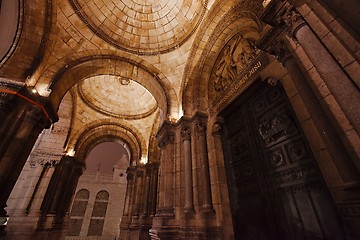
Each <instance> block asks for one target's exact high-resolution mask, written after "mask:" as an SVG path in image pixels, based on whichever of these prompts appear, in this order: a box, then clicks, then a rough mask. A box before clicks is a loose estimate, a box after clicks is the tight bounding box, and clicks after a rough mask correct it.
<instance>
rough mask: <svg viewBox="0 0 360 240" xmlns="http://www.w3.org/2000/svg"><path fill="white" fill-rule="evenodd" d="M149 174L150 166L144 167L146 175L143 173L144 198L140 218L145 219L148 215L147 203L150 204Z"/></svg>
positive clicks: (150, 171)
mask: <svg viewBox="0 0 360 240" xmlns="http://www.w3.org/2000/svg"><path fill="white" fill-rule="evenodd" d="M151 173H152V169H151V166H149V165H147V166H146V173H145V186H144V188H145V189H144V192H145V193H144V197H143V204H144V205H143V213H142V216H143V217H146V216H148V215H149V203H150V202H151V199H150V195H149V194H150V192H151V182H150V180H151Z"/></svg>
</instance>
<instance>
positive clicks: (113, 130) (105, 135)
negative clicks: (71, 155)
mask: <svg viewBox="0 0 360 240" xmlns="http://www.w3.org/2000/svg"><path fill="white" fill-rule="evenodd" d="M140 136H141V135H140V133H138V132H137V131H136V129H134V128H131V127H128V126H124V125H121V124H118V123H110V122H104V121H99V122H96V123H93V124H91V125H90V126H88V127H87V128H86V129H82V130H80V131H78V132H77V133H76V134H75V135H74V136H73V138H72V139H70V141H69V142H68V144H67V147H66V150H67V151H69V150H70V149H73V150H74V151H75V153H76V157H77V158H78V159H79V160H80V161H82V162H84V161H85V159H86V157H87V155H88V154H89V153H90V151H91V149H93V148H94V147H95V146H96V145H98V144H100V143H103V142H106V141H115V142H119V141H121V142H124V143H126V145H127V147H128V150H129V152H130V164H132V163H134V162H135V163H137V162H138V161H139V160H140V158H141V156H143V155H145V154H146V153H147V145H146V143H145V140H144V139H142V138H141V137H140Z"/></svg>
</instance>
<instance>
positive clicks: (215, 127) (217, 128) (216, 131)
mask: <svg viewBox="0 0 360 240" xmlns="http://www.w3.org/2000/svg"><path fill="white" fill-rule="evenodd" d="M223 130H224V128H223V126H222V124H221V123H219V122H215V123H214V125H213V129H212V132H213V134H217V135H221V134H222V133H223Z"/></svg>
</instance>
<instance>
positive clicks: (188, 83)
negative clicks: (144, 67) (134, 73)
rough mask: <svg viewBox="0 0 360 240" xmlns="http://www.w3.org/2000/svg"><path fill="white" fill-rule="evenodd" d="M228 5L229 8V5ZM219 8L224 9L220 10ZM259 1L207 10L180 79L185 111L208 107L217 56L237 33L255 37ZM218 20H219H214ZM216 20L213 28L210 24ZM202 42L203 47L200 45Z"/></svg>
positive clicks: (224, 5) (225, 5) (257, 24)
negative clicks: (210, 80) (206, 16)
mask: <svg viewBox="0 0 360 240" xmlns="http://www.w3.org/2000/svg"><path fill="white" fill-rule="evenodd" d="M229 6H230V8H229ZM219 8H221V9H223V10H224V11H219V10H218V9H219ZM261 8H262V6H261V1H252V3H251V2H248V1H241V2H239V3H236V4H235V3H230V2H229V1H226V2H225V1H224V2H222V1H221V3H220V2H219V3H217V4H216V5H215V6H214V7H213V8H212V10H211V12H210V13H209V16H208V19H207V20H206V21H205V22H206V23H207V24H208V25H207V26H203V28H201V29H203V30H202V31H200V32H199V33H198V35H197V38H196V40H195V43H194V46H193V48H192V51H191V53H190V57H189V61H188V62H187V65H186V68H185V74H184V79H183V92H182V93H181V95H182V103H183V109H184V112H185V114H188V115H191V113H193V112H195V111H197V110H201V111H206V109H207V108H208V107H209V104H210V103H209V101H208V84H209V78H210V74H211V72H212V68H213V67H214V64H215V62H216V59H217V57H218V56H219V54H220V52H221V51H222V49H223V47H224V46H225V45H226V43H227V42H229V41H230V40H231V38H232V37H234V36H235V35H237V34H247V35H251V38H253V39H258V38H259V37H260V35H259V33H260V30H261V28H262V24H261V23H260V20H259V18H258V15H259V13H260V11H261ZM216 19H219V20H216ZM214 22H216V27H215V28H214V27H213V26H211V25H210V23H212V24H214ZM201 44H203V45H204V46H205V47H201V48H200V47H199V46H200V45H201Z"/></svg>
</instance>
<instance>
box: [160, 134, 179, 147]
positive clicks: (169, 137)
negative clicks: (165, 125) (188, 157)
mask: <svg viewBox="0 0 360 240" xmlns="http://www.w3.org/2000/svg"><path fill="white" fill-rule="evenodd" d="M174 140H175V135H174V133H173V132H172V131H169V132H167V133H165V134H164V135H163V136H162V138H161V139H159V147H160V148H164V147H165V146H166V145H168V144H173V143H174Z"/></svg>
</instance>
